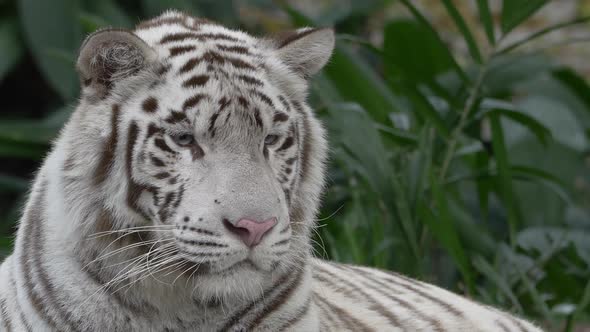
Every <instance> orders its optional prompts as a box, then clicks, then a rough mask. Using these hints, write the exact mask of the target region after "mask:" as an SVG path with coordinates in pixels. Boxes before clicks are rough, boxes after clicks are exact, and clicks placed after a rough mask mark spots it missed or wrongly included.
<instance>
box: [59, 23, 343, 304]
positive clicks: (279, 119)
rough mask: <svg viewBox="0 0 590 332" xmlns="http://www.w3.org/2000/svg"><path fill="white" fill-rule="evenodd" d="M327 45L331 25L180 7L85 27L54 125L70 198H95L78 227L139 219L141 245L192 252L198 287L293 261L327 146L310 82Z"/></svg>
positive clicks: (227, 286) (134, 224) (228, 283)
mask: <svg viewBox="0 0 590 332" xmlns="http://www.w3.org/2000/svg"><path fill="white" fill-rule="evenodd" d="M333 47H334V33H333V31H332V30H331V29H312V28H304V29H299V30H296V31H293V32H290V33H286V34H281V35H277V36H274V37H269V38H254V37H252V36H250V35H248V34H246V33H243V32H240V31H236V30H230V29H227V28H225V27H222V26H220V25H218V24H216V23H212V22H209V21H206V20H200V19H197V18H194V17H190V16H187V15H184V14H182V13H178V12H167V13H165V14H163V15H162V16H160V17H157V18H155V19H152V20H150V21H146V22H143V23H141V24H139V25H138V26H137V27H136V29H135V30H133V31H128V30H116V29H106V30H101V31H98V32H96V33H94V34H92V35H90V36H89V37H88V38H87V39H86V41H85V42H84V44H83V45H82V47H81V51H80V55H79V58H78V61H77V69H78V72H79V74H80V78H81V84H82V96H81V101H80V105H79V107H78V109H77V110H76V112H75V113H74V115H73V117H72V120H71V121H70V123H69V124H68V126H67V127H66V129H65V132H66V135H65V136H66V137H67V138H68V139H67V150H68V156H69V157H68V159H67V160H66V166H64V174H65V175H64V178H65V179H69V182H68V181H65V182H64V183H65V192H66V195H68V193H70V196H72V197H69V198H68V200H69V202H70V204H75V202H76V201H77V200H80V199H84V200H89V201H92V202H94V206H95V207H99V208H98V210H100V213H97V214H96V216H95V217H96V218H95V221H93V223H94V228H93V227H88V228H89V229H99V230H117V231H121V232H125V231H126V230H129V232H130V233H131V232H132V231H133V230H142V233H141V234H143V237H141V240H142V241H144V242H145V243H146V245H145V246H144V250H147V249H152V248H151V247H158V248H168V250H167V251H163V252H166V253H167V255H168V256H169V257H170V259H169V261H168V263H171V264H172V262H176V261H177V260H180V261H182V262H183V264H184V265H182V266H184V267H186V266H188V265H187V264H186V263H187V262H190V263H191V264H192V266H193V269H192V270H190V269H187V270H189V271H190V273H191V274H192V275H193V277H194V278H196V279H198V283H197V286H196V287H197V291H195V294H202V295H203V296H204V297H219V296H230V295H231V293H232V292H233V293H236V292H238V291H239V292H240V293H242V294H249V293H252V294H254V293H256V292H259V291H260V289H261V285H264V284H265V282H267V281H268V280H269V279H270V278H272V276H273V275H275V274H277V273H278V272H283V273H285V272H286V271H295V270H297V269H300V268H301V265H302V264H304V260H305V257H307V255H308V254H309V251H310V230H311V229H312V227H313V220H314V215H315V213H316V211H317V208H318V201H319V196H320V194H321V189H322V186H323V178H324V176H323V168H324V167H323V164H324V161H325V157H326V141H325V138H324V131H323V129H322V127H321V125H320V123H319V121H318V120H317V119H316V117H315V115H314V114H313V113H312V112H311V110H310V108H309V107H308V106H307V104H306V94H307V92H306V90H307V88H308V84H307V82H308V79H309V78H310V77H311V76H312V75H313V74H315V73H316V72H318V71H319V70H320V69H321V68H322V67H323V66H324V65H325V64H326V63H327V61H328V59H329V57H330V55H331V53H332V50H333ZM83 167H86V169H87V171H83V172H81V171H80V169H84V168H83ZM68 186H69V188H70V190H68ZM82 187H84V188H86V189H84V188H82ZM81 191H82V192H84V194H80V192H81ZM168 256H167V257H168ZM175 264H180V263H175ZM179 266H180V265H179ZM184 272H186V270H183V269H179V270H178V271H177V272H176V273H184Z"/></svg>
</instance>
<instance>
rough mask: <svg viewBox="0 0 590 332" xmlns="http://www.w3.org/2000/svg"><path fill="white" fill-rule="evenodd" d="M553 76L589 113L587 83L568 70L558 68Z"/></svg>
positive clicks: (588, 88) (589, 95) (589, 85)
mask: <svg viewBox="0 0 590 332" xmlns="http://www.w3.org/2000/svg"><path fill="white" fill-rule="evenodd" d="M553 76H554V77H555V78H557V79H558V80H559V81H560V82H561V83H563V84H564V85H565V86H567V87H568V88H569V89H570V91H571V92H573V93H574V95H576V97H578V98H579V99H580V100H581V101H582V102H583V103H584V105H585V106H586V108H587V111H588V112H590V84H588V81H586V80H585V79H584V78H583V77H582V76H580V75H579V74H578V73H576V72H575V71H573V70H571V69H569V68H560V69H558V70H556V71H554V72H553Z"/></svg>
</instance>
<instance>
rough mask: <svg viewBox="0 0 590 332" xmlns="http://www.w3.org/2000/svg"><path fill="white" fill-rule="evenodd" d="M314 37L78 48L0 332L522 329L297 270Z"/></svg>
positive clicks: (320, 60)
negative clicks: (64, 117)
mask: <svg viewBox="0 0 590 332" xmlns="http://www.w3.org/2000/svg"><path fill="white" fill-rule="evenodd" d="M333 48H334V33H333V31H332V30H330V29H312V28H303V29H298V30H295V31H292V32H289V33H286V34H283V35H280V36H275V37H272V38H254V37H252V36H250V35H248V34H246V33H243V32H240V31H236V30H231V29H227V28H225V27H222V26H220V25H218V24H216V23H213V22H210V21H206V20H202V19H197V18H194V17H191V16H188V15H185V14H182V13H180V12H176V11H169V12H166V13H164V14H163V15H161V16H159V17H157V18H154V19H152V20H148V21H145V22H142V23H140V24H139V25H138V26H137V27H136V29H135V30H134V31H127V30H117V29H106V30H101V31H98V32H96V33H94V34H92V35H90V36H89V37H88V38H87V39H86V41H85V42H84V44H83V45H82V47H81V51H80V55H79V58H78V62H77V69H78V71H79V74H80V80H81V86H82V94H81V99H80V104H79V105H78V107H77V109H76V111H75V112H74V113H73V115H72V117H71V119H70V120H69V121H68V123H67V124H66V126H65V128H64V129H63V131H62V132H61V134H60V137H59V138H58V140H57V141H56V142H55V145H54V147H53V149H52V152H51V153H50V154H49V155H48V157H47V158H46V160H45V162H44V164H43V166H42V167H41V169H40V170H39V172H38V175H37V177H36V180H35V184H34V186H33V188H32V190H31V194H30V198H29V200H28V202H27V205H26V207H25V210H24V214H23V217H22V219H21V221H20V225H19V230H18V234H17V237H16V242H15V249H14V253H13V254H12V255H11V256H10V257H8V258H7V259H6V260H5V261H4V262H3V263H2V265H1V267H0V329H1V330H2V331H4V330H7V331H46V330H49V331H287V330H293V331H306V332H307V331H320V330H322V331H346V330H348V331H377V330H386V331H476V330H478V331H538V329H537V328H536V327H535V326H533V325H532V324H530V323H528V322H526V321H523V320H521V319H519V318H516V317H513V316H510V315H508V314H506V313H503V312H500V311H499V310H496V309H493V308H487V307H484V306H482V305H479V304H476V303H473V302H471V301H469V300H466V299H464V298H462V297H460V296H457V295H454V294H452V293H449V292H447V291H444V290H442V289H439V288H437V287H435V286H432V285H429V284H425V283H421V282H418V281H415V280H412V279H409V278H406V277H403V276H400V275H396V274H393V273H386V272H382V271H378V270H375V269H369V268H362V267H356V266H351V265H340V264H335V263H328V262H325V261H321V260H316V259H314V258H312V257H311V245H310V241H311V239H310V238H311V236H310V232H311V229H312V228H313V227H314V217H315V214H316V212H317V209H318V204H319V200H320V194H321V191H322V188H323V185H324V162H325V159H326V156H327V148H326V140H325V137H324V130H323V129H322V126H321V124H320V122H319V120H318V119H317V118H316V117H315V115H314V114H313V112H312V111H311V109H310V108H309V106H308V105H307V104H306V94H307V92H306V91H307V88H308V83H307V80H308V79H309V78H310V77H311V76H313V75H314V74H315V73H317V72H318V71H319V70H320V69H321V68H322V67H323V66H324V65H325V64H326V63H327V61H328V59H329V58H330V55H331V53H332V50H333Z"/></svg>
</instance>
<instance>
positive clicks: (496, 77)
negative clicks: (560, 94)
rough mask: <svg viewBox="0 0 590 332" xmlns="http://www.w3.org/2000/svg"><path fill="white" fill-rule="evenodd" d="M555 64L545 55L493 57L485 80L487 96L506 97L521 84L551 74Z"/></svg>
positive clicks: (484, 90)
mask: <svg viewBox="0 0 590 332" xmlns="http://www.w3.org/2000/svg"><path fill="white" fill-rule="evenodd" d="M554 68H555V64H554V62H553V61H552V60H551V59H550V58H548V57H546V56H545V55H543V54H538V53H535V54H525V55H520V54H518V55H517V54H509V55H504V56H497V57H493V58H492V60H491V61H490V63H489V70H488V71H487V72H486V76H485V78H484V82H483V85H484V88H483V89H482V91H483V92H484V93H485V94H486V96H492V97H495V96H498V95H506V94H510V93H512V92H513V89H514V88H515V87H516V86H517V85H518V84H520V83H522V82H526V81H528V80H531V79H535V78H537V77H539V76H541V75H543V74H545V73H551V71H552V70H553V69H554Z"/></svg>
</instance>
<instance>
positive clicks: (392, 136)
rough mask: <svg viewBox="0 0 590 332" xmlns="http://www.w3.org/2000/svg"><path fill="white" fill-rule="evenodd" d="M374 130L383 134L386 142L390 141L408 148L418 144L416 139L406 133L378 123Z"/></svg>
mask: <svg viewBox="0 0 590 332" xmlns="http://www.w3.org/2000/svg"><path fill="white" fill-rule="evenodd" d="M375 128H377V129H378V130H379V131H380V132H381V133H382V134H383V135H382V136H383V137H384V138H385V139H386V140H391V141H392V142H395V143H396V144H399V145H402V146H410V147H414V146H416V145H417V144H418V137H416V135H414V134H412V133H410V132H408V131H405V130H401V129H396V128H392V127H388V126H385V125H382V124H379V123H377V124H375Z"/></svg>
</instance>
